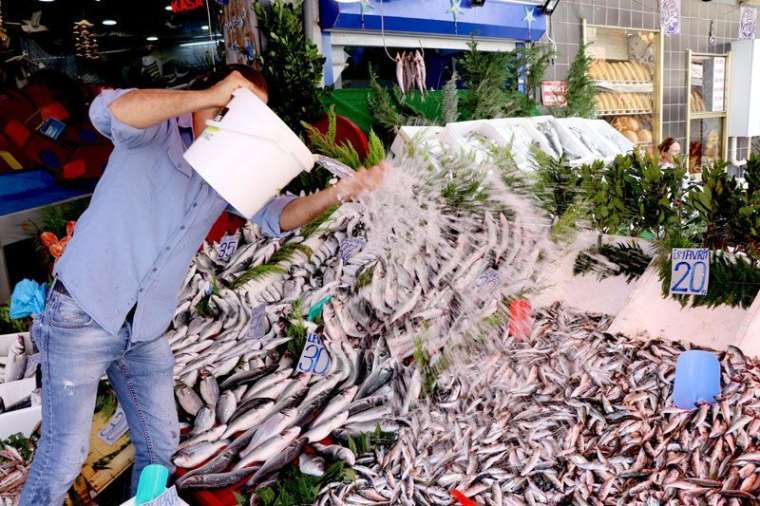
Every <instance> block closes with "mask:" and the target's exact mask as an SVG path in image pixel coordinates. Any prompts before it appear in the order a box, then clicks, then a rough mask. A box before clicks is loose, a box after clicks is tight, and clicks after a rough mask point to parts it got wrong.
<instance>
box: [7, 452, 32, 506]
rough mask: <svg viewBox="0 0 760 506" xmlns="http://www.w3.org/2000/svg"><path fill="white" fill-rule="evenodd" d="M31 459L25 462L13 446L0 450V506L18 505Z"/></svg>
mask: <svg viewBox="0 0 760 506" xmlns="http://www.w3.org/2000/svg"><path fill="white" fill-rule="evenodd" d="M30 467H31V459H29V460H25V459H24V458H23V457H22V456H21V454H20V453H19V452H18V450H16V449H15V448H13V447H12V446H6V447H1V448H0V506H14V505H16V504H18V501H19V497H20V496H21V488H22V487H23V486H24V483H25V482H26V477H27V476H28V475H29V468H30Z"/></svg>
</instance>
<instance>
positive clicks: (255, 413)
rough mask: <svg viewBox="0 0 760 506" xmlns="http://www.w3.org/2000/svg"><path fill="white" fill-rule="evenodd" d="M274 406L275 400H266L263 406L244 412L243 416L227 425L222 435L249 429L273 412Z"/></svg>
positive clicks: (227, 435) (226, 435)
mask: <svg viewBox="0 0 760 506" xmlns="http://www.w3.org/2000/svg"><path fill="white" fill-rule="evenodd" d="M272 406H274V401H267V402H264V403H263V404H262V405H261V406H259V407H257V408H254V409H251V410H250V411H248V412H246V413H244V414H243V415H242V416H240V417H239V418H237V419H236V420H234V421H232V422H231V423H230V424H229V427H227V430H226V431H225V433H224V434H223V435H222V437H223V438H227V437H229V436H231V435H233V434H235V433H237V432H242V431H245V430H248V429H250V428H251V427H253V426H254V425H256V424H258V423H260V422H261V421H263V420H265V419H266V418H267V417H268V416H269V415H270V414H271V411H272Z"/></svg>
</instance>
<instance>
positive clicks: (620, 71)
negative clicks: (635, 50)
mask: <svg viewBox="0 0 760 506" xmlns="http://www.w3.org/2000/svg"><path fill="white" fill-rule="evenodd" d="M588 74H589V77H590V78H591V79H593V80H594V81H613V82H650V81H651V80H652V74H651V73H650V72H649V70H648V69H647V68H646V67H645V66H644V65H642V64H641V63H638V62H633V61H617V62H608V61H605V60H594V61H592V62H591V65H590V66H589V69H588Z"/></svg>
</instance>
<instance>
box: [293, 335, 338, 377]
mask: <svg viewBox="0 0 760 506" xmlns="http://www.w3.org/2000/svg"><path fill="white" fill-rule="evenodd" d="M331 366H332V359H331V358H330V355H329V354H328V353H327V348H325V347H324V345H323V344H322V339H321V338H320V337H319V336H318V335H317V334H309V335H307V336H306V346H304V347H303V351H302V352H301V358H300V359H299V360H298V365H297V366H296V370H297V371H298V372H305V373H307V374H319V375H320V376H327V373H329V372H330V368H331Z"/></svg>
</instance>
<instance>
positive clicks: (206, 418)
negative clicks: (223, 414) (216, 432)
mask: <svg viewBox="0 0 760 506" xmlns="http://www.w3.org/2000/svg"><path fill="white" fill-rule="evenodd" d="M215 422H216V411H215V410H214V408H212V407H210V406H203V407H202V408H201V409H199V410H198V413H196V414H195V421H194V422H193V431H192V432H191V434H192V435H194V436H195V435H198V434H201V433H203V432H206V431H207V430H209V429H211V428H212V427H213V426H214V423H215Z"/></svg>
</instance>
